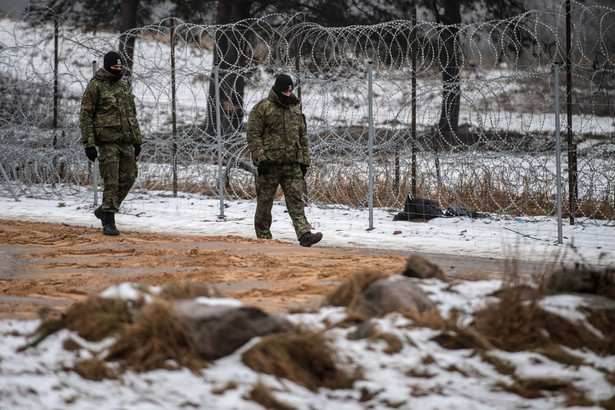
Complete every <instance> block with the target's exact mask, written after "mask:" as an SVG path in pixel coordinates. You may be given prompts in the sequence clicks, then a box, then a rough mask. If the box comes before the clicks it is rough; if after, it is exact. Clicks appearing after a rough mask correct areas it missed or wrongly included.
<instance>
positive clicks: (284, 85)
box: [273, 74, 294, 105]
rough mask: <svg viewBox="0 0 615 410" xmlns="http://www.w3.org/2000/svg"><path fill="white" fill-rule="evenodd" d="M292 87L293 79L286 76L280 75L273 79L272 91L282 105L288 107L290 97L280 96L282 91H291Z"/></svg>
mask: <svg viewBox="0 0 615 410" xmlns="http://www.w3.org/2000/svg"><path fill="white" fill-rule="evenodd" d="M293 87H294V85H293V79H292V78H290V76H289V75H287V74H280V75H279V76H277V77H276V79H275V84H274V85H273V91H274V92H275V93H276V95H277V96H278V98H279V99H280V102H281V103H282V104H284V105H288V104H289V103H290V102H291V97H290V96H286V95H284V94H282V91H292V90H293Z"/></svg>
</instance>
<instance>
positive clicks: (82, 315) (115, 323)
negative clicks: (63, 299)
mask: <svg viewBox="0 0 615 410" xmlns="http://www.w3.org/2000/svg"><path fill="white" fill-rule="evenodd" d="M43 315H44V316H42V317H41V319H42V322H41V324H40V326H39V327H38V329H37V330H36V331H35V334H34V337H33V338H32V340H31V341H30V342H29V343H28V344H27V345H25V346H24V347H22V348H20V351H21V350H25V349H27V348H29V347H33V346H36V345H38V344H39V343H40V342H42V341H43V340H44V339H45V338H47V336H49V335H51V334H53V333H55V332H57V331H58V330H61V329H69V330H73V331H75V332H77V334H78V335H79V336H81V337H82V338H84V339H86V340H90V341H93V342H97V341H100V340H102V339H104V338H106V337H108V336H112V335H114V334H116V333H118V332H119V331H120V330H121V329H122V327H123V326H124V325H125V324H127V323H130V322H131V321H132V319H133V312H131V311H130V309H129V307H128V305H127V304H126V302H125V301H123V300H119V299H107V298H102V297H100V296H90V297H88V298H87V299H86V300H85V301H84V302H81V303H77V304H75V305H73V306H72V307H71V308H70V309H69V310H68V311H67V312H66V313H65V314H63V315H62V316H60V317H59V318H55V317H51V316H50V315H46V314H45V313H43Z"/></svg>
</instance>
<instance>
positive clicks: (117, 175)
mask: <svg viewBox="0 0 615 410" xmlns="http://www.w3.org/2000/svg"><path fill="white" fill-rule="evenodd" d="M80 124H81V142H82V143H83V146H84V148H85V155H86V156H87V157H88V159H89V160H90V161H92V162H94V161H95V160H96V158H97V157H99V170H100V175H101V177H102V178H103V184H104V188H103V202H102V205H101V206H99V207H98V208H97V209H96V210H95V211H94V215H96V217H97V218H98V219H100V220H101V222H102V226H103V233H104V234H105V235H119V231H118V230H117V228H116V226H115V213H116V212H119V209H120V205H121V204H122V201H123V200H124V198H126V195H128V192H129V191H130V188H131V187H132V185H133V184H134V182H135V180H136V178H137V156H138V155H139V153H140V152H141V143H142V137H141V130H140V129H139V122H138V121H137V111H136V108H135V103H134V96H133V94H132V91H131V90H130V86H129V85H128V83H127V82H126V80H124V79H122V60H121V57H120V55H119V54H118V53H116V52H114V51H111V52H109V53H107V54H105V57H104V67H103V68H102V69H100V70H99V71H98V72H97V73H96V75H95V76H94V78H93V79H92V80H91V81H90V82H89V84H88V86H87V87H86V89H85V93H84V94H83V99H82V101H81V114H80ZM96 147H98V152H97V151H96ZM99 153H100V156H99Z"/></svg>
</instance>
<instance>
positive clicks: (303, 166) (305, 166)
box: [299, 164, 308, 178]
mask: <svg viewBox="0 0 615 410" xmlns="http://www.w3.org/2000/svg"><path fill="white" fill-rule="evenodd" d="M299 166H300V167H301V175H303V177H304V178H305V174H306V173H307V169H308V165H305V164H299Z"/></svg>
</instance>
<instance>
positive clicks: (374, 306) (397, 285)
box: [353, 275, 435, 317]
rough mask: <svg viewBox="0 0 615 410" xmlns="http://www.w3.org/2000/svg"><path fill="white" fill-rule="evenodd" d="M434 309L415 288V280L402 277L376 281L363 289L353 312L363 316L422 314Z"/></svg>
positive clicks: (390, 277)
mask: <svg viewBox="0 0 615 410" xmlns="http://www.w3.org/2000/svg"><path fill="white" fill-rule="evenodd" d="M432 308H435V305H434V303H433V302H432V301H431V300H429V298H427V296H426V295H425V293H423V291H422V290H421V289H420V288H419V287H418V286H417V283H416V281H415V280H412V279H409V278H406V277H404V276H399V275H395V276H389V277H387V278H382V279H378V280H376V281H374V282H372V283H371V284H370V285H369V286H367V287H366V288H365V290H364V291H363V293H362V294H361V297H360V298H359V299H358V301H357V303H356V304H355V305H354V307H353V310H354V311H355V312H356V313H358V314H361V315H365V316H370V317H371V316H377V315H382V314H386V313H389V312H410V311H412V310H414V309H416V310H418V311H419V312H424V311H425V310H427V309H432Z"/></svg>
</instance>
